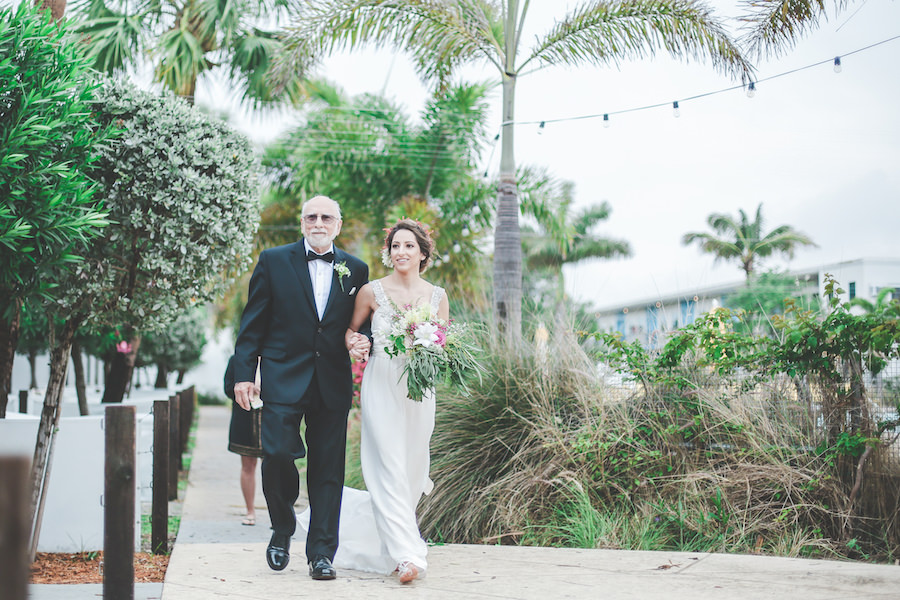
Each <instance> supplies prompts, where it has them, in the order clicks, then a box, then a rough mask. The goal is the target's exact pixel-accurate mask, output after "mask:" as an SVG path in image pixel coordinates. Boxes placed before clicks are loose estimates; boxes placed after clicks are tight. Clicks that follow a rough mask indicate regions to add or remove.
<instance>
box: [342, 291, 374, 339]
mask: <svg viewBox="0 0 900 600" xmlns="http://www.w3.org/2000/svg"><path fill="white" fill-rule="evenodd" d="M373 312H375V292H373V291H372V285H371V284H369V283H367V284H366V285H364V286H362V288H361V289H360V290H359V293H358V294H356V304H354V305H353V316H352V317H351V318H350V325H349V326H348V327H347V332H346V333H345V334H344V344H345V345H346V346H347V349H348V350H350V349H352V348H353V347H354V345H355V343H354V338H355V337H356V334H357V332H358V331H359V328H360V327H362V325H363V323H365V322H366V320H367V319H369V317H371V316H372V313H373Z"/></svg>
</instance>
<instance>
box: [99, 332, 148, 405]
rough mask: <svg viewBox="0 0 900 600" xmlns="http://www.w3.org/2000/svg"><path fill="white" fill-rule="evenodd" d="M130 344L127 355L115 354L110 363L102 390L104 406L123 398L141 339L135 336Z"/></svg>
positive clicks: (120, 400)
mask: <svg viewBox="0 0 900 600" xmlns="http://www.w3.org/2000/svg"><path fill="white" fill-rule="evenodd" d="M130 343H131V350H129V351H128V352H127V353H122V352H116V355H115V356H114V357H113V359H112V361H111V364H110V366H109V373H108V374H107V377H106V388H105V389H104V390H103V399H102V400H101V402H103V403H104V404H105V403H109V402H122V398H124V397H125V390H126V388H127V387H128V382H129V381H131V374H132V372H133V371H134V362H135V359H136V358H137V351H138V346H140V345H141V338H140V337H139V336H135V337H134V338H133V339H131V341H130Z"/></svg>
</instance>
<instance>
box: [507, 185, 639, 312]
mask: <svg viewBox="0 0 900 600" xmlns="http://www.w3.org/2000/svg"><path fill="white" fill-rule="evenodd" d="M535 177H536V178H537V180H536V182H535V183H532V182H531V180H532V179H533V178H535ZM519 183H520V187H522V188H524V189H525V190H534V193H529V192H526V193H525V194H524V195H525V197H524V198H523V202H522V212H523V213H524V214H529V215H531V216H533V217H534V218H535V220H536V221H537V223H538V227H537V229H536V230H532V229H530V228H527V227H526V228H523V231H522V251H523V254H524V261H525V266H526V267H527V269H528V272H529V273H531V274H534V275H536V276H538V277H540V278H542V279H545V280H550V281H552V283H553V288H554V296H555V302H556V304H557V306H560V305H561V304H562V302H563V301H564V300H565V280H564V278H563V273H562V267H563V265H566V264H575V263H579V262H581V261H584V260H589V259H592V258H616V257H627V256H631V246H630V245H629V244H628V242H627V241H624V240H616V239H612V238H607V237H603V236H601V235H599V234H597V233H594V232H593V230H594V228H595V227H596V226H597V224H599V223H600V222H601V221H605V220H606V219H608V218H609V215H610V213H611V212H612V209H611V208H610V206H609V204H608V203H606V202H601V203H599V204H593V205H590V206H587V207H585V208H582V209H581V210H579V211H577V212H573V211H572V203H573V199H572V187H573V186H572V184H571V182H559V181H557V180H554V179H553V178H551V177H548V176H547V175H546V173H532V171H531V170H528V169H526V170H524V171H523V172H522V173H521V175H520V181H519ZM533 195H540V196H542V200H541V201H539V202H535V201H534V199H532V198H530V197H529V196H533Z"/></svg>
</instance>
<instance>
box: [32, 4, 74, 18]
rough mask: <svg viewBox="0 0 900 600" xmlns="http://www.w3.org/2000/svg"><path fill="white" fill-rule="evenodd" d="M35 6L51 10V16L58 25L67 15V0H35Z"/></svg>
mask: <svg viewBox="0 0 900 600" xmlns="http://www.w3.org/2000/svg"><path fill="white" fill-rule="evenodd" d="M34 5H35V6H40V7H41V8H43V9H44V10H49V11H50V16H51V17H52V18H53V20H54V21H56V22H57V23H59V21H60V20H62V18H63V15H65V14H66V0H35V2H34Z"/></svg>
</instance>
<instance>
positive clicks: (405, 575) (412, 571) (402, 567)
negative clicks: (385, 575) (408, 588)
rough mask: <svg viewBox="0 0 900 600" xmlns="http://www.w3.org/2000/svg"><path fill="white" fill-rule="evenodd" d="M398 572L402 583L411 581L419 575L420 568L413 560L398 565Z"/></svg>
mask: <svg viewBox="0 0 900 600" xmlns="http://www.w3.org/2000/svg"><path fill="white" fill-rule="evenodd" d="M397 573H398V574H399V575H400V583H411V582H412V581H414V580H415V579H417V578H418V577H419V570H418V569H417V568H416V565H414V564H412V563H411V562H408V561H406V562H402V563H400V564H399V565H397Z"/></svg>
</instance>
